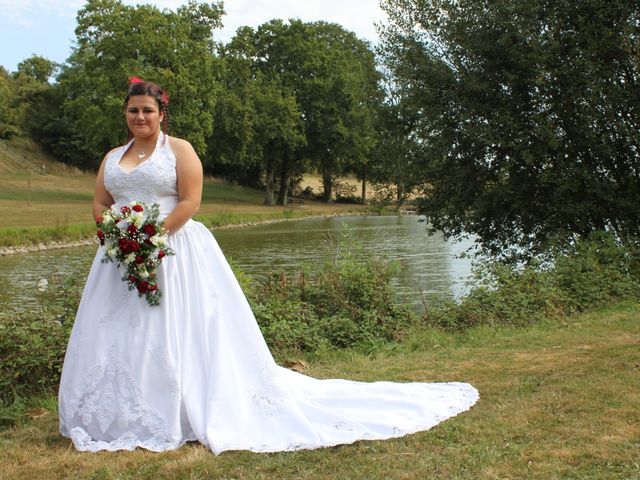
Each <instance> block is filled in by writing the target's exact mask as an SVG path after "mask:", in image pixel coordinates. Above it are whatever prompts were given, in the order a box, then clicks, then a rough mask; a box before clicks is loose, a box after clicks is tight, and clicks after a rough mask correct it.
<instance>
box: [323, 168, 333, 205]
mask: <svg viewBox="0 0 640 480" xmlns="http://www.w3.org/2000/svg"><path fill="white" fill-rule="evenodd" d="M322 187H323V188H324V191H323V192H322V201H324V202H327V203H331V202H332V198H331V194H332V189H333V178H332V177H331V174H330V173H327V172H323V173H322Z"/></svg>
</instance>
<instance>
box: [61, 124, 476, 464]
mask: <svg viewBox="0 0 640 480" xmlns="http://www.w3.org/2000/svg"><path fill="white" fill-rule="evenodd" d="M126 148H127V146H123V147H120V148H118V149H116V150H114V151H113V152H112V153H111V154H110V155H109V156H108V158H107V160H106V166H105V179H104V182H105V186H106V187H107V189H108V191H109V192H110V193H111V195H112V196H113V198H114V200H115V201H116V204H125V203H128V202H130V201H133V200H139V201H144V202H147V203H154V202H155V203H158V204H159V205H160V211H161V214H162V215H164V216H166V215H167V214H168V213H169V212H170V211H171V209H172V208H173V207H174V206H175V205H176V203H177V201H178V196H177V192H176V171H175V157H174V155H173V152H172V151H171V148H170V146H169V142H168V141H166V137H165V136H164V135H161V136H160V138H159V139H158V144H157V146H156V149H155V151H154V153H153V155H152V156H151V157H150V158H149V159H147V160H146V161H145V162H143V163H141V164H140V165H139V166H138V167H137V168H135V169H134V170H133V171H131V172H130V173H127V172H125V171H124V170H123V169H122V168H121V167H120V165H119V161H120V159H121V157H122V155H123V154H124V152H125V151H126ZM169 244H170V246H171V247H172V248H173V249H174V250H175V252H176V255H175V256H171V257H166V258H165V259H164V261H163V263H162V265H161V266H160V268H159V273H158V278H159V286H160V288H161V289H162V292H163V295H162V298H161V299H160V305H159V306H153V307H152V306H149V305H148V304H147V302H146V301H145V299H144V297H142V298H140V297H138V295H137V292H135V291H129V290H128V289H127V286H126V284H125V282H123V281H122V280H121V276H122V271H121V269H118V268H116V266H115V264H112V263H101V259H102V257H103V251H102V249H101V248H99V249H98V252H97V254H96V257H95V259H94V262H93V266H92V267H91V271H90V273H89V276H88V279H87V283H86V286H85V289H84V293H83V296H82V301H81V302H80V307H79V309H78V313H77V317H76V320H75V324H74V326H73V331H72V333H71V338H70V340H69V346H68V348H67V353H66V357H65V361H64V368H63V371H62V378H61V382H60V392H59V415H60V431H61V433H62V434H63V435H64V436H66V437H69V438H71V440H72V441H73V444H74V445H75V447H76V448H77V449H78V450H88V451H92V452H95V451H99V450H111V451H113V450H132V449H134V448H136V447H142V448H146V449H149V450H153V451H157V452H159V451H164V450H171V449H175V448H178V447H180V446H181V445H182V444H184V443H185V442H187V441H190V440H197V441H199V442H201V443H203V444H204V445H206V446H207V447H208V448H210V449H211V450H212V451H213V452H214V453H216V454H218V453H220V452H223V451H225V450H252V451H255V452H275V451H288V450H298V449H312V448H319V447H327V446H332V445H337V444H346V443H351V442H355V441H357V440H362V439H370V440H373V439H376V440H378V439H386V438H392V437H399V436H402V435H405V434H408V433H414V432H418V431H420V430H427V429H429V428H431V427H433V426H434V425H436V424H437V423H439V422H441V421H443V420H445V419H447V418H449V417H452V416H454V415H456V414H458V413H460V412H463V411H465V410H468V409H469V408H470V407H471V406H472V405H473V404H474V403H475V402H476V401H477V399H478V392H477V390H476V389H475V388H473V387H472V386H471V385H468V384H466V383H392V382H375V383H363V382H355V381H347V380H339V379H335V380H333V379H331V380H317V379H314V378H311V377H308V376H305V375H302V374H300V373H297V372H293V371H290V370H287V369H285V368H282V367H280V366H278V365H276V363H275V362H274V360H273V357H272V356H271V353H270V352H269V349H268V348H267V345H266V344H265V341H264V339H263V337H262V334H261V332H260V329H259V328H258V325H257V323H256V320H255V318H254V316H253V313H252V312H251V309H250V307H249V304H248V303H247V300H246V299H245V296H244V294H243V293H242V290H241V289H240V286H239V285H238V282H237V281H236V279H235V277H234V275H233V272H232V271H231V269H230V267H229V265H228V263H227V262H226V260H225V258H224V255H223V254H222V252H221V251H220V248H219V247H218V245H217V243H216V241H215V239H214V237H213V235H212V234H211V233H210V232H209V231H208V230H207V229H206V228H205V227H204V226H203V225H202V224H200V223H198V222H195V221H193V220H190V221H189V222H188V223H187V224H186V225H185V226H184V227H183V228H182V229H180V230H179V231H177V232H176V233H175V234H173V235H171V236H170V237H169Z"/></svg>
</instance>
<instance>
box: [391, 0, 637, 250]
mask: <svg viewBox="0 0 640 480" xmlns="http://www.w3.org/2000/svg"><path fill="white" fill-rule="evenodd" d="M383 8H384V9H385V11H386V12H387V13H388V15H389V23H388V24H387V25H386V26H385V27H384V28H383V29H382V32H381V34H382V38H383V46H384V51H385V57H386V61H387V63H388V65H389V66H390V69H391V70H392V72H393V75H394V78H395V79H396V81H397V82H398V84H399V85H401V88H402V92H403V96H404V97H405V98H406V102H407V105H408V106H410V108H412V109H413V111H414V112H415V113H416V114H418V115H419V121H418V123H417V124H416V125H415V126H414V127H413V133H414V135H415V137H416V139H417V142H418V145H420V153H421V156H422V158H423V163H422V164H421V171H422V176H423V178H424V181H425V182H427V185H428V186H427V187H426V188H425V191H424V196H423V197H422V199H421V201H420V209H421V211H422V212H423V213H424V214H426V215H427V217H428V219H429V221H430V222H431V225H432V226H433V228H434V229H440V230H442V231H443V232H444V233H445V234H446V235H448V236H452V235H453V236H458V235H463V234H465V233H470V234H474V235H476V236H477V237H478V238H479V241H480V243H481V244H482V245H483V246H484V247H485V248H486V249H488V250H489V251H492V252H494V253H502V254H504V255H509V254H510V253H513V252H514V251H516V250H517V251H518V252H520V253H523V252H524V253H527V254H534V253H535V252H536V251H539V250H541V249H544V248H545V246H546V245H548V244H549V243H550V242H551V241H553V240H554V239H556V240H557V239H564V240H565V241H571V240H572V239H575V238H576V237H584V236H588V235H589V234H591V233H592V232H594V231H597V230H602V229H609V230H613V231H615V232H616V234H617V235H618V236H620V237H626V236H634V235H636V236H637V235H638V234H640V208H639V207H638V205H640V153H639V152H640V149H639V147H640V133H639V132H640V128H639V127H640V83H639V74H640V70H639V68H640V55H639V50H638V45H639V43H638V36H639V33H640V22H639V21H638V19H639V18H640V4H639V3H638V2H634V1H629V0H616V1H610V0H582V1H579V2H578V1H575V0H554V1H551V0H503V1H498V2H478V1H475V0H428V1H418V0H397V1H391V0H384V1H383Z"/></svg>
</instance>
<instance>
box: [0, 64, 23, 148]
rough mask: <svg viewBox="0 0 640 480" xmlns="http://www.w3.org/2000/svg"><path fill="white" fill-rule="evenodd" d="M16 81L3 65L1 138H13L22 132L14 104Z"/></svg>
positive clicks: (0, 102)
mask: <svg viewBox="0 0 640 480" xmlns="http://www.w3.org/2000/svg"><path fill="white" fill-rule="evenodd" d="M15 89H16V86H15V82H14V81H13V78H12V77H11V75H10V74H9V72H7V71H6V70H5V69H4V68H3V67H0V138H4V139H7V138H11V137H13V136H14V135H17V134H19V133H21V129H20V124H19V123H20V122H19V121H18V118H17V115H16V111H15V108H14V106H13V102H14V98H15Z"/></svg>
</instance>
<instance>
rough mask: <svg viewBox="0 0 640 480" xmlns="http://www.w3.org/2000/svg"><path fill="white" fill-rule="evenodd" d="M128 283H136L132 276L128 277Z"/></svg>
mask: <svg viewBox="0 0 640 480" xmlns="http://www.w3.org/2000/svg"><path fill="white" fill-rule="evenodd" d="M129 281H130V282H131V283H136V277H134V276H133V275H129Z"/></svg>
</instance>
